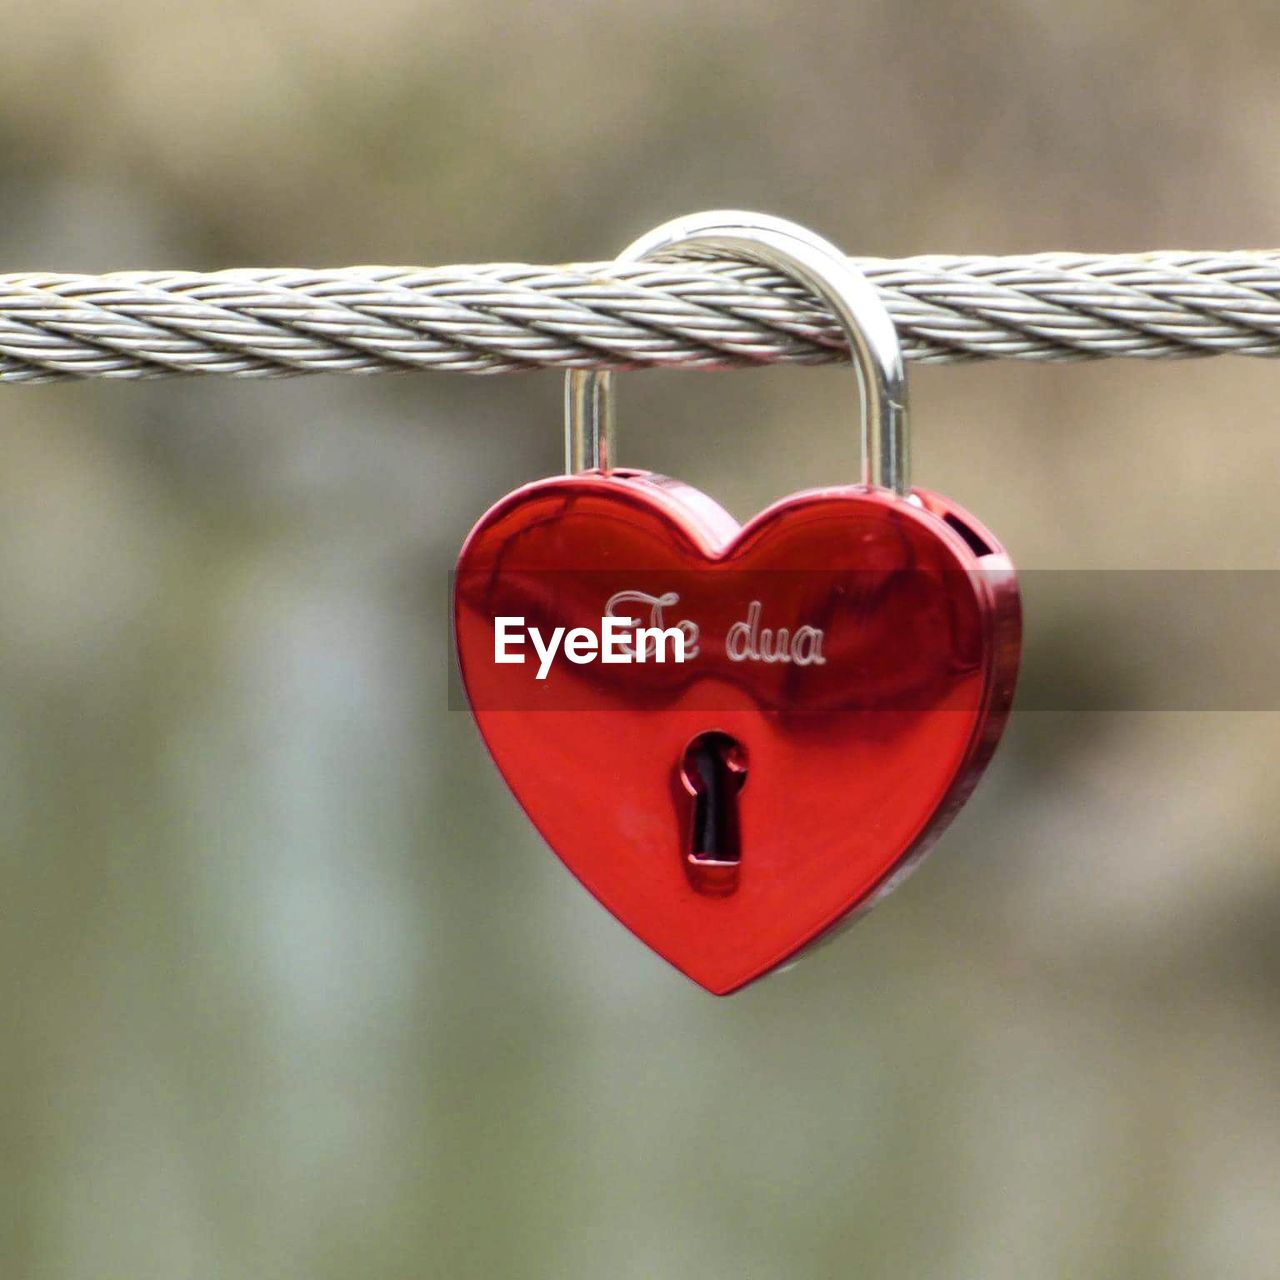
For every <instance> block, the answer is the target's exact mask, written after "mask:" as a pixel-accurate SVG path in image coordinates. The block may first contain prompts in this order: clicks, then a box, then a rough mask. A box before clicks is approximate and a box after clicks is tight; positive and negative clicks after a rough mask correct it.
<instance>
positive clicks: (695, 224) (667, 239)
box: [565, 210, 910, 494]
mask: <svg viewBox="0 0 1280 1280" xmlns="http://www.w3.org/2000/svg"><path fill="white" fill-rule="evenodd" d="M682 248H698V249H702V250H707V251H710V252H712V253H714V254H715V255H716V256H723V257H730V258H739V259H744V260H746V261H748V262H756V263H759V264H760V265H762V266H766V267H772V268H773V269H774V270H775V271H779V272H781V273H782V274H783V275H786V276H788V277H790V278H791V279H793V280H796V281H798V282H799V283H800V284H802V285H804V286H805V288H807V289H810V290H812V291H813V292H814V293H815V294H817V295H818V297H820V298H821V299H822V300H823V301H824V302H826V303H827V304H828V305H829V306H830V307H831V309H832V310H833V311H834V312H835V314H836V317H837V319H838V320H839V321H840V324H841V327H842V328H843V329H844V332H845V334H846V336H847V337H848V339H849V346H850V348H851V350H852V354H853V366H854V369H855V370H856V371H857V374H858V391H859V396H860V400H861V405H862V418H861V424H860V428H859V434H860V439H861V447H862V483H863V484H866V485H878V486H879V487H881V488H884V489H891V490H893V491H894V492H895V493H898V494H905V493H906V492H907V490H908V487H909V484H910V476H909V467H908V461H907V384H906V373H905V371H904V369H903V362H902V347H901V345H900V344H899V342H898V332H897V330H896V329H895V328H894V324H893V321H892V319H890V317H889V313H888V311H887V310H886V309H885V306H884V304H883V303H882V302H881V301H880V298H879V296H878V295H877V294H876V291H875V289H874V288H872V286H871V284H870V283H869V282H868V281H867V279H866V277H865V276H864V275H863V274H862V273H861V272H860V271H858V270H857V269H856V268H855V267H853V266H852V265H851V264H850V262H849V261H848V259H847V258H846V257H845V255H844V254H843V253H841V252H840V250H839V249H837V248H836V247H835V245H833V244H831V243H830V241H828V240H824V239H823V238H822V237H821V236H817V235H814V233H813V232H812V231H809V230H807V229H806V228H804V227H801V226H798V225H797V224H796V223H794V222H787V221H786V220H785V219H783V218H772V217H769V216H768V215H766V214H761V213H741V212H738V211H732V210H719V211H716V212H712V213H695V214H690V215H689V216H687V217H683V218H673V219H672V220H671V221H670V222H664V223H663V224H662V226H660V227H656V228H654V230H652V231H650V232H649V233H648V234H647V235H643V236H641V237H640V239H639V240H637V241H636V242H635V243H634V244H631V245H628V246H627V248H626V249H624V250H623V251H622V253H620V254H619V255H618V258H617V261H618V262H639V261H641V260H642V259H644V258H652V257H656V256H659V255H666V256H673V255H674V251H675V250H677V249H682ZM612 384H613V375H612V374H610V373H608V372H602V371H598V370H592V369H574V370H571V371H570V373H569V374H568V376H567V378H566V379H565V467H566V470H567V471H568V472H569V473H570V474H572V473H574V472H577V471H588V470H593V469H598V470H602V471H608V470H609V469H610V468H612V467H613V466H615V465H616V462H615V458H614V446H615V438H616V437H615V424H614V413H613V385H612Z"/></svg>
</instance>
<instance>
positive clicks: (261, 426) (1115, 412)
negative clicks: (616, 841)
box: [0, 0, 1280, 1280]
mask: <svg viewBox="0 0 1280 1280" xmlns="http://www.w3.org/2000/svg"><path fill="white" fill-rule="evenodd" d="M0 39H2V40H3V48H4V58H3V64H2V65H3V74H0V269H5V270H20V269H32V270H36V269H49V270H87V271H99V270H109V269H112V268H125V267H140V268H141V267H155V268H161V267H189V268H218V267H223V266H249V265H299V266H302V265H340V264H349V263H358V262H397V263H422V264H437V263H447V262H455V261H487V260H491V259H503V260H530V261H535V262H537V261H562V260H566V259H577V260H583V259H593V258H602V257H608V256H609V255H610V254H611V253H613V252H614V251H615V250H616V249H618V248H619V247H620V246H621V245H623V244H624V243H626V242H627V241H628V240H629V239H630V238H631V237H633V236H634V235H636V234H638V233H640V232H641V231H643V230H645V229H646V228H648V227H649V226H651V225H653V224H655V223H657V222H659V221H661V220H663V219H665V218H667V217H670V216H672V215H675V214H678V213H683V212H689V211H692V210H695V209H699V208H706V207H716V206H741V207H746V208H759V209H763V210H766V211H770V212H774V213H778V214H782V215H784V216H788V217H791V218H794V219H797V220H799V221H802V222H806V223H808V224H810V225H812V226H813V227H814V228H815V229H816V230H819V231H821V232H822V233H824V234H825V235H827V236H829V237H831V238H833V239H835V240H836V241H838V242H839V243H841V244H842V245H844V246H846V247H847V248H848V249H849V250H850V251H851V252H860V253H871V254H886V255H898V254H908V253H919V252H951V251H960V252H963V251H978V252H1015V251H1023V250H1027V251H1030V250H1040V249H1054V248H1063V249H1082V250H1096V251H1112V250H1117V251H1118V250H1129V249H1144V248H1156V247H1163V248H1180V247H1187V248H1211V247H1220V248H1230V247H1266V246H1268V245H1272V244H1274V243H1276V241H1277V240H1278V239H1280V234H1278V233H1277V218H1276V209H1277V207H1278V206H1280V166H1277V163H1276V159H1277V143H1276V139H1277V136H1280V135H1278V133H1277V128H1278V126H1280V88H1278V86H1277V80H1276V71H1275V69H1276V66H1277V58H1278V57H1280V11H1277V9H1276V7H1275V6H1274V5H1271V4H1267V3H1261V2H1259V3H1252V4H1250V3H1231V4H1216V5H1205V4H1203V3H1195V4H1193V3H1191V2H1190V0H1170V2H1169V3H1164V4H1160V5H1151V4H1144V3H1139V0H1125V2H1121V0H1105V2H1104V0H1089V2H1086V3H1077V4H1070V5H1066V4H1062V3H1059V2H1056V0H1055V2H1053V3H1050V2H1049V0H1034V2H1033V0H1026V2H1024V3H1014V2H1013V0H996V2H994V3H986V4H982V5H973V4H971V3H961V2H960V0H938V2H935V3H923V2H914V3H912V2H904V0H896V2H894V3H890V2H888V0H869V2H866V3H857V4H835V3H830V2H829V0H825V2H824V0H813V2H810V3H790V4H785V5H780V4H776V3H767V2H765V0H735V2H733V3H730V0H699V2H698V3H694V2H693V0H646V2H645V3H636V2H632V0H626V2H622V3H619V2H618V0H613V2H612V3H609V2H606V0H589V2H583V0H578V2H577V3H570V2H568V0H559V2H552V0H543V2H541V3H533V4H526V5H514V4H502V3H496V2H494V0H435V2H434V3H424V0H368V3H365V4H361V5H357V6H351V5H343V4H338V3H328V2H326V0H305V2H304V0H252V2H251V3H250V0H239V2H232V0H223V2H222V3H219V4H204V5H196V4H183V5H175V4H169V5H160V4H157V3H146V2H145V0H114V2H113V3H112V4H110V5H104V4H98V3H93V2H92V0H58V2H56V3H49V2H48V0H7V3H6V4H5V5H4V6H3V30H2V34H0ZM620 389H621V393H622V415H623V452H624V458H625V461H627V462H628V463H630V464H633V465H642V466H651V467H654V468H656V469H658V470H662V471H667V472H672V473H675V474H678V475H681V476H682V477H684V478H685V479H687V480H689V481H691V482H692V483H694V484H697V485H699V486H701V487H704V488H706V489H708V490H709V491H711V492H712V493H713V494H715V495H716V496H718V497H720V498H721V499H722V500H723V501H724V502H725V503H726V504H727V505H728V506H729V507H730V508H731V509H732V510H734V511H735V512H736V513H738V514H739V515H741V516H745V515H747V514H750V513H751V512H752V511H753V510H756V509H758V508H759V507H761V506H763V505H765V504H766V503H768V502H769V501H770V500H772V499H773V498H775V497H777V496H779V495H781V494H783V493H785V492H787V491H789V490H792V489H795V488H799V487H803V486H806V485H810V484H816V483H827V482H831V481H833V480H834V479H836V478H838V477H841V476H852V474H853V465H854V464H853V458H852V452H851V441H850V438H849V432H848V429H847V425H846V424H847V419H848V414H849V411H850V407H851V406H850V399H851V389H850V385H849V381H848V374H847V372H841V371H839V370H834V369H821V370H818V369H811V370H797V369H791V370H773V371H759V372H750V373H746V372H744V373H737V374H733V375H695V374H687V373H683V374H682V373H669V374H661V375H660V374H634V375H629V376H626V377H624V379H623V380H622V385H621V388H620ZM912 393H913V397H914V407H915V426H916V449H915V469H916V475H917V476H918V478H919V480H920V482H921V483H923V484H926V485H928V486H929V487H931V488H935V489H938V490H940V491H942V492H944V493H947V494H950V495H952V496H954V497H955V498H957V499H958V500H960V501H961V502H963V503H965V504H966V505H967V506H969V507H970V508H971V509H972V510H973V511H974V512H975V513H976V514H977V515H978V516H979V517H980V518H981V519H983V520H985V521H986V522H988V523H989V524H991V525H992V526H993V527H994V528H995V529H996V530H997V531H998V532H999V534H1000V535H1001V536H1002V538H1003V539H1004V540H1005V542H1006V543H1007V544H1008V546H1009V547H1010V548H1011V549H1012V551H1013V553H1014V555H1015V557H1016V558H1017V559H1018V560H1019V562H1020V563H1021V564H1023V565H1025V566H1027V567H1030V568H1077V569H1087V568H1130V569H1132V568H1148V567H1149V568H1176V567H1198V568H1224V567H1232V568H1280V532H1278V531H1277V527H1276V519H1275V475H1276V467H1277V463H1278V462H1280V433H1278V432H1277V431H1276V421H1277V409H1276V401H1277V398H1278V397H1280V364H1276V363H1268V362H1261V361H1259V362H1254V363H1250V362H1248V361H1244V360H1215V361H1203V362H1191V363H1186V362H1181V363H1180V362H1172V363H1162V364H1159V365H1155V364H1151V365H1143V364H1141V363H1137V362H1118V361H1117V362H1109V363H1107V364H1097V365H1088V366H1075V367H1068V368H1061V367H1059V368H1051V367H1040V366H1026V367H1019V366H1013V365H995V364H991V365H981V366H970V367H965V368H940V369H919V368H917V369H916V370H914V372H913V374H912ZM559 395H560V382H559V379H558V378H557V377H556V376H554V375H551V374H538V375H528V376H520V377H509V378H494V379H464V378H448V377H443V376H430V375H426V376H421V377H405V378H387V379H368V380H361V379H354V378H325V379H315V380H299V381H293V382H276V383H259V384H237V383H232V382H227V381H220V380H209V381H197V380H190V381H184V382H168V383H156V384H151V385H145V386H138V385H122V384H106V383H85V384H80V385H75V386H56V387H48V388H19V387H14V388H10V389H4V388H0V414H2V415H3V417H2V421H0V903H2V909H3V914H2V915H0V1273H2V1274H3V1275H4V1276H5V1277H6V1278H7V1277H13V1278H14V1280H26V1278H28V1277H31V1278H35V1280H45V1278H46V1277H47V1278H50V1280H54V1278H56V1280H89V1278H97V1277H114V1276H128V1277H131V1278H132V1280H150V1278H151V1277H155V1278H157V1280H159V1278H160V1277H164V1278H165V1280H172V1278H173V1277H193V1278H200V1280H203V1278H204V1277H240V1276H244V1277H266V1276H270V1277H299V1278H301V1277H306V1278H308V1280H329V1278H333V1280H348V1278H350V1277H356V1276H359V1277H371V1278H381V1277H397V1278H401V1277H411V1276H412V1277H417V1276H431V1277H436V1276H439V1277H446V1278H452V1277H507V1276H510V1277H533V1278H540V1277H554V1278H556V1280H574V1278H577V1277H582V1278H584V1280H587V1278H590V1280H596V1278H598V1277H606V1276H607V1277H611V1278H614V1280H631V1278H635V1280H655V1278H656V1280H668V1278H670V1280H684V1278H685V1277H698V1278H699V1280H702V1278H705V1277H716V1278H719V1277H749V1278H750V1280H774V1278H775V1277H777V1278H785V1280H796V1278H805V1280H807V1278H809V1277H814V1278H819V1277H843V1276H855V1275H856V1276H858V1277H860V1278H866V1280H876V1278H879V1277H886V1278H887V1277H893V1278H894V1280H904V1278H907V1280H914V1278H916V1277H924V1278H932V1277H939V1278H942V1277H946V1278H947V1280H952V1278H954V1277H974V1278H975V1280H977V1278H982V1280H1003V1278H1006V1277H1007V1278H1008V1280H1015V1278H1017V1280H1026V1278H1027V1277H1040V1276H1053V1277H1057V1276H1070V1277H1073V1278H1074V1277H1095V1276H1096V1277H1117V1276H1122V1277H1126V1278H1127V1280H1143V1278H1145V1277H1160V1278H1162V1280H1163V1278H1166V1277H1167V1278H1171V1280H1181V1278H1184V1277H1185V1278H1186V1280H1202V1278H1203V1277H1205V1276H1229V1277H1232V1278H1233V1280H1248V1278H1250V1277H1272V1276H1274V1275H1275V1274H1276V1266H1277V1262H1276V1260H1277V1258H1280V1196H1278V1194H1277V1186H1276V1169H1277V1166H1278V1165H1280V1107H1278V1106H1277V1103H1278V1101H1280V1099H1278V1097H1277V1078H1278V1071H1280V998H1278V995H1277V983H1278V980H1280V943H1278V942H1277V925H1278V923H1280V860H1278V859H1277V856H1276V849H1277V843H1278V841H1280V788H1277V786H1276V784H1275V768H1274V759H1275V750H1276V746H1277V743H1278V742H1280V721H1278V719H1277V716H1276V714H1273V713H1264V712H1257V713H1243V712H1242V713H1232V714H1226V713H1173V712H1163V713H1162V712H1155V711H1151V712H1106V711H1098V712H1093V713H1089V714H1085V713H1050V712H1044V711H1034V710H1029V711H1027V712H1026V713H1024V714H1021V715H1015V719H1014V721H1013V724H1012V727H1011V729H1010V731H1009V734H1008V736H1007V738H1006V740H1005V743H1004V745H1003V746H1002V748H1001V750H1000V753H999V755H998V757H997V760H996V763H995V765H994V766H993V769H992V771H991V773H990V775H989V776H988V778H987V780H986V783H985V785H984V786H983V787H982V788H981V789H980V790H979V792H978V794H977V796H976V797H975V799H974V800H973V802H972V803H971V804H970V806H969V807H968V808H967V809H966V810H965V812H964V813H963V814H962V815H961V817H960V819H959V820H958V821H957V822H956V823H955V825H954V827H953V828H952V829H951V831H950V833H949V834H948V836H947V837H946V838H945V839H944V841H943V842H942V844H941V845H940V847H939V849H938V850H937V852H936V853H935V855H934V857H933V859H932V860H931V861H930V863H929V864H928V865H927V866H926V867H925V869H924V870H923V871H922V872H921V873H920V874H919V875H918V876H916V877H915V878H914V879H913V880H912V881H911V882H910V884H909V885H908V886H907V887H906V888H904V889H903V890H901V891H900V892H899V893H898V894H897V895H896V896H894V897H893V898H891V899H890V900H889V901H888V902H887V903H885V904H884V905H883V906H881V907H880V908H879V909H878V910H877V911H876V912H875V913H873V914H872V915H871V916H870V917H869V918H868V919H866V920H865V921H864V922H863V923H862V924H861V925H860V926H859V927H858V928H857V929H855V930H854V931H853V932H852V933H850V934H848V935H846V936H845V937H844V938H843V939H842V940H840V941H839V942H838V944H836V945H833V946H831V947H828V948H825V949H823V950H821V951H819V952H818V953H816V954H814V955H813V956H811V957H809V958H807V959H806V960H805V961H804V962H803V963H802V964H801V965H800V966H799V967H798V968H796V969H795V970H793V971H791V972H789V973H786V974H784V975H782V976H779V977H775V978H773V979H772V980H770V981H768V982H766V983H764V984H762V985H760V986H758V987H756V988H753V989H751V990H749V991H747V992H745V993H743V994H741V995H738V996H736V997H734V998H732V999H731V1000H728V1001H716V1000H713V999H711V998H710V997H707V996H705V995H703V994H702V993H700V992H699V991H698V990H696V989H695V988H694V987H692V986H691V985H690V984H689V983H687V982H686V981H685V980H684V979H683V978H681V977H679V975H677V974H676V973H675V972H674V971H672V970H670V969H668V968H667V967H666V966H665V965H664V964H663V963H662V962H661V961H659V960H657V959H656V958H654V957H653V956H651V955H650V954H649V953H648V952H647V951H646V950H645V949H644V948H643V947H642V946H640V945H639V944H638V943H636V942H634V941H633V940H632V939H631V938H630V937H629V935H627V934H626V933H625V932H624V931H623V929H622V928H621V927H620V926H618V925H616V924H615V923H614V922H613V921H612V920H611V919H610V918H608V917H607V916H606V915H605V914H604V913H603V912H602V911H600V910H599V909H598V908H597V907H596V906H595V905H594V904H593V903H592V902H591V901H590V900H589V899H588V897H587V895H586V894H585V893H584V892H583V891H582V890H581V889H580V888H579V887H578V886H577V885H576V883H575V882H574V881H573V880H572V879H571V878H570V877H569V876H568V875H567V874H566V873H565V872H564V871H563V870H562V869H561V868H560V866H559V864H558V863H557V862H556V860H555V859H554V857H553V856H552V855H551V854H550V853H549V851H547V850H546V849H545V848H544V847H542V845H541V843H540V841H539V840H538V838H537V837H536V836H535V834H534V833H533V832H532V830H531V829H530V828H529V827H528V826H527V824H526V823H525V821H524V820H523V818H522V816H521V815H520V813H519V812H518V811H517V808H516V806H515V804H514V803H513V801H512V800H511V799H510V798H509V797H508V795H507V794H506V791H505V789H504V787H503V786H502V784H501V782H500V781H499V779H498V777H497V775H496V773H495V771H494V770H493V768H492V766H491V765H490V763H489V761H488V759H487V757H486V755H485V753H484V751H483V749H482V747H481V745H480V743H479V741H478V739H477V735H476V732H475V730H474V728H473V727H472V725H471V723H470V721H469V719H468V717H467V716H466V715H465V714H464V713H461V712H456V711H453V712H451V711H449V710H448V706H447V688H448V663H449V661H450V655H449V637H448V624H447V612H446V608H447V593H448V582H447V574H448V570H449V568H450V567H451V565H452V562H453V558H454V556H455V555H456V552H457V548H458V546H459V544H460V542H461V540H462V538H463V537H464V535H465V534H466V531H467V529H468V528H469V526H470V523H471V522H472V521H473V520H474V519H475V518H476V517H477V516H478V515H479V514H480V513H481V512H482V511H483V510H484V509H485V507H486V506H487V505H488V504H489V503H490V502H492V501H493V500H495V499H496V498H497V497H499V496H500V495H501V494H502V493H504V492H505V491H506V490H508V489H509V488H511V487H513V486H515V485H516V484H518V483H520V482H523V481H525V480H528V479H531V478H534V477H537V476H539V475H543V474H547V473H550V472H552V471H554V470H555V469H556V468H557V466H558V465H559V457H560V421H559V408H558V404H559ZM1035 628H1036V631H1035V642H1036V643H1037V644H1038V645H1041V644H1043V645H1049V644H1051V645H1053V646H1054V647H1055V652H1057V653H1059V654H1060V662H1061V666H1062V670H1063V673H1064V679H1068V678H1070V677H1071V674H1072V672H1073V671H1083V672H1095V671H1099V670H1101V671H1103V672H1105V671H1106V669H1107V665H1108V664H1107V659H1108V650H1109V648H1110V647H1112V646H1115V645H1121V644H1131V643H1132V639H1133V637H1132V634H1131V633H1127V634H1126V636H1117V635H1116V634H1115V633H1114V632H1113V631H1111V630H1109V629H1108V621H1107V618H1106V617H1099V616H1092V615H1091V613H1090V611H1089V610H1088V609H1087V608H1084V607H1075V606H1074V605H1073V601H1072V599H1071V598H1070V593H1066V594H1065V595H1063V596H1062V597H1061V598H1059V599H1056V601H1054V600H1051V601H1049V603H1048V604H1047V605H1046V606H1045V607H1044V609H1043V610H1042V612H1041V614H1040V616H1038V617H1037V618H1036V619H1035ZM1130 665H1131V664H1130ZM1040 693H1041V696H1040V699H1039V701H1040V705H1045V704H1046V703H1047V702H1051V701H1052V699H1051V698H1046V697H1045V696H1044V691H1043V690H1041V691H1040Z"/></svg>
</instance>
